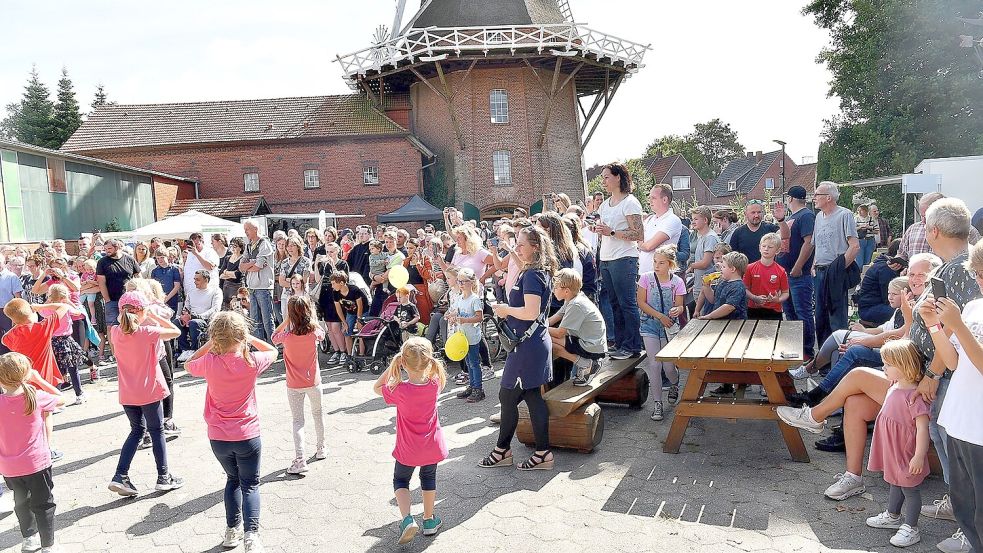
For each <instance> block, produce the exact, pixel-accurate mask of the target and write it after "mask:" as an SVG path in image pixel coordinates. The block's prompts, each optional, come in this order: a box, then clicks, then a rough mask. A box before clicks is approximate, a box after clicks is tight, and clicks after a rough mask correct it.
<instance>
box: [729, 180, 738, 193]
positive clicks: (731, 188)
mask: <svg viewBox="0 0 983 553" xmlns="http://www.w3.org/2000/svg"><path fill="white" fill-rule="evenodd" d="M736 190H737V181H736V180H732V181H730V182H728V183H727V191H728V192H734V191H736Z"/></svg>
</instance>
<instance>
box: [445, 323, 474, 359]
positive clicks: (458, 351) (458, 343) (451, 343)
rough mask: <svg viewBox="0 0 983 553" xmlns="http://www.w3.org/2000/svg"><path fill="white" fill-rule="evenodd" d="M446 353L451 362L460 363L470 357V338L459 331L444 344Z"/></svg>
mask: <svg viewBox="0 0 983 553" xmlns="http://www.w3.org/2000/svg"><path fill="white" fill-rule="evenodd" d="M444 353H446V354H447V358H448V359H450V360H451V361H460V360H461V359H464V358H465V357H466V356H467V355H468V337H467V336H465V335H464V333H463V332H461V331H460V330H458V331H457V332H455V333H454V334H451V336H450V338H448V339H447V343H445V344H444Z"/></svg>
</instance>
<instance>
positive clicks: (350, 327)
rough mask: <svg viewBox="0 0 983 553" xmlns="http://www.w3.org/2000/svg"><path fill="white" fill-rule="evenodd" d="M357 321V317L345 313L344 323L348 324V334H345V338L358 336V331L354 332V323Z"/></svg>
mask: <svg viewBox="0 0 983 553" xmlns="http://www.w3.org/2000/svg"><path fill="white" fill-rule="evenodd" d="M357 320H358V317H357V316H356V315H355V314H354V313H345V322H346V323H348V332H346V333H345V336H355V335H357V334H358V331H357V330H355V321H357Z"/></svg>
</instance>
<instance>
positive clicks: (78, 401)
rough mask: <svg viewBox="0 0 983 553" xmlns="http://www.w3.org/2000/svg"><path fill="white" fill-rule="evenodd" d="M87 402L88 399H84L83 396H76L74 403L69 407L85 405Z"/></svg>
mask: <svg viewBox="0 0 983 553" xmlns="http://www.w3.org/2000/svg"><path fill="white" fill-rule="evenodd" d="M88 400H89V398H87V397H85V394H82V395H78V396H75V401H73V402H72V403H70V404H69V405H82V404H83V403H85V402H86V401H88Z"/></svg>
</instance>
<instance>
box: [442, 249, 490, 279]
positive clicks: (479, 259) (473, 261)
mask: <svg viewBox="0 0 983 553" xmlns="http://www.w3.org/2000/svg"><path fill="white" fill-rule="evenodd" d="M489 255H491V254H490V253H488V250H486V249H484V248H482V249H480V250H478V251H476V252H475V253H473V254H471V255H465V254H463V253H461V252H460V251H457V252H456V253H455V254H454V257H453V258H452V259H451V265H454V266H456V267H467V268H468V269H471V270H472V271H474V275H475V276H476V277H478V278H481V275H483V274H485V269H486V267H485V260H486V259H488V256H489Z"/></svg>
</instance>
